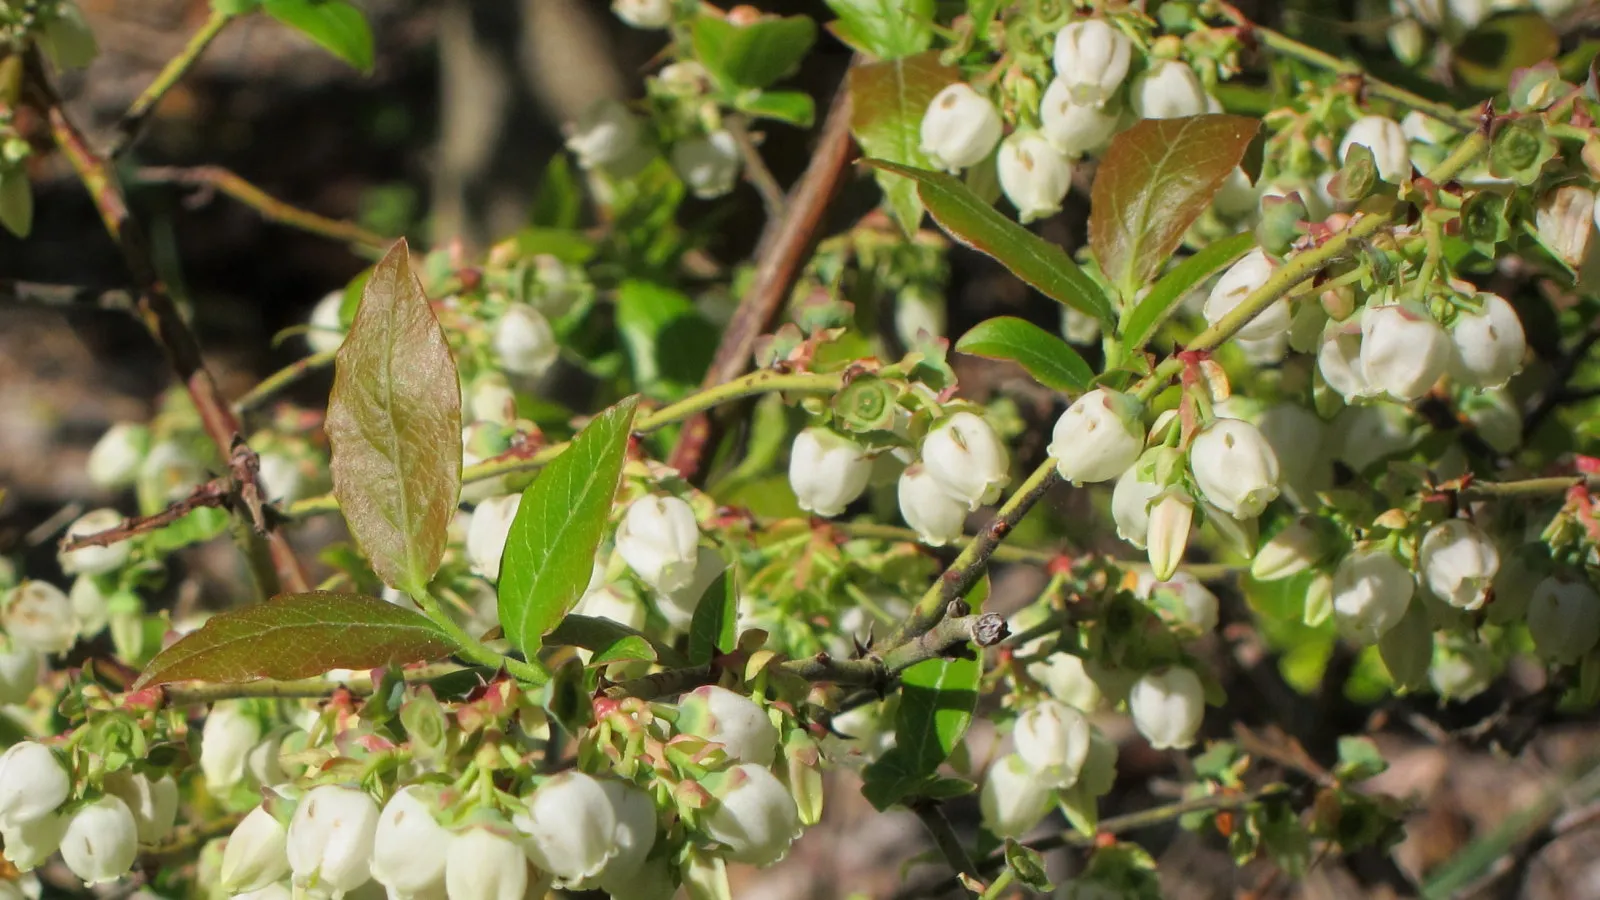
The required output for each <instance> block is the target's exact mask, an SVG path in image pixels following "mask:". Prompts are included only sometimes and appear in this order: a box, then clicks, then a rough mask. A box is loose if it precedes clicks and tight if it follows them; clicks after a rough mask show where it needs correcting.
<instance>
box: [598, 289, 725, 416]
mask: <svg viewBox="0 0 1600 900" xmlns="http://www.w3.org/2000/svg"><path fill="white" fill-rule="evenodd" d="M617 330H618V331H619V332H620V333H621V335H622V343H623V346H625V347H626V348H627V350H628V360H629V361H630V362H631V363H632V365H633V378H634V383H635V384H636V385H637V386H638V389H639V390H640V391H642V392H643V393H644V394H646V395H647V396H650V397H653V398H655V399H661V400H676V399H678V398H679V397H682V396H683V395H684V394H686V393H688V392H689V391H691V390H693V389H695V388H697V387H699V386H700V381H701V379H702V378H704V377H705V373H706V368H707V367H709V366H710V365H711V357H712V356H713V355H714V354H715V353H716V351H717V330H716V328H715V327H714V326H713V325H712V324H711V323H710V322H708V321H706V319H705V317H704V316H702V315H701V314H700V311H699V310H698V309H696V308H695V305H694V302H693V301H692V300H690V299H689V298H688V297H686V296H684V295H683V294H681V293H679V292H678V291H675V290H673V289H671V288H669V287H663V286H662V285H659V284H654V283H651V282H648V281H634V280H631V279H630V280H628V281H624V282H623V283H622V286H621V287H620V288H618V290H617Z"/></svg>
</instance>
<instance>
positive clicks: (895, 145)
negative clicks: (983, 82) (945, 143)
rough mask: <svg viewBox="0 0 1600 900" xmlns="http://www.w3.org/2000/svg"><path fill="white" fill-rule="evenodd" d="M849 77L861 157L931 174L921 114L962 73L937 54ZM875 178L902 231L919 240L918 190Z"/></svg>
mask: <svg viewBox="0 0 1600 900" xmlns="http://www.w3.org/2000/svg"><path fill="white" fill-rule="evenodd" d="M845 77H846V78H847V79H848V83H849V86H850V133H851V134H852V135H854V136H855V139H856V143H858V144H860V145H861V150H862V152H863V153H865V154H866V155H868V156H872V157H876V158H878V159H883V160H888V161H889V162H892V163H900V164H901V165H906V166H914V167H916V168H918V169H929V168H932V167H933V161H932V160H930V159H928V157H927V156H926V155H925V154H924V153H923V152H922V114H923V113H925V112H927V111H928V104H929V103H932V102H933V98H934V95H936V94H938V93H939V92H940V91H941V90H943V89H944V88H945V86H946V85H948V84H950V83H952V82H954V81H957V80H959V79H960V78H961V73H960V71H958V70H956V69H953V68H951V67H950V66H945V65H941V64H940V63H939V54H938V53H937V52H928V53H918V54H916V55H915V56H908V57H906V58H905V59H897V60H893V61H891V62H880V63H872V64H870V65H865V66H856V67H854V68H852V69H851V70H850V71H849V73H848V74H847V75H846V76H845ZM874 174H875V175H876V176H877V179H878V186H879V187H880V188H882V189H883V194H884V196H885V197H886V198H888V201H889V210H890V212H892V213H893V214H894V217H895V219H896V220H897V221H898V222H899V223H900V227H901V229H903V230H904V231H905V233H906V234H914V233H915V232H916V230H917V226H918V225H919V224H920V223H921V221H922V201H921V200H919V199H917V186H916V184H915V183H914V182H912V181H908V180H906V179H904V178H896V177H895V176H893V175H891V174H889V173H887V172H884V171H879V172H876V173H874Z"/></svg>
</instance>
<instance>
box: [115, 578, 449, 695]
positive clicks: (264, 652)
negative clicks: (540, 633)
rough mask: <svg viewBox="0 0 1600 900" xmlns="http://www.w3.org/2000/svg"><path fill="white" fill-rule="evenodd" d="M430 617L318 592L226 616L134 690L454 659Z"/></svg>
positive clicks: (175, 650)
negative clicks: (175, 684)
mask: <svg viewBox="0 0 1600 900" xmlns="http://www.w3.org/2000/svg"><path fill="white" fill-rule="evenodd" d="M454 649H455V644H454V643H453V642H452V641H451V640H450V638H449V637H448V636H447V635H446V634H445V633H444V632H443V631H441V630H440V629H439V626H437V625H435V624H433V622H431V621H429V620H428V618H427V617H426V616H423V615H421V614H420V613H416V612H412V611H411V610H409V609H402V608H401V607H398V606H395V605H394V604H392V603H385V602H384V601H382V600H379V599H377V598H376V597H367V596H363V595H361V594H338V593H332V592H329V591H312V592H311V593H308V594H283V595H280V596H277V597H274V598H272V599H271V600H269V601H267V602H266V603H257V604H256V605H254V606H246V607H244V608H243V609H236V610H230V611H228V612H224V613H218V614H217V615H215V616H212V617H211V618H210V619H208V620H207V621H206V624H205V625H204V626H202V627H201V629H200V630H199V631H196V632H194V633H193V634H189V635H186V636H184V637H183V638H182V639H180V640H179V641H178V642H177V643H175V644H173V645H172V646H170V647H168V648H167V649H165V650H162V651H161V652H160V653H158V654H156V658H155V659H152V660H151V661H150V665H148V666H146V667H145V670H144V673H143V674H141V675H140V676H139V680H138V681H136V682H135V683H134V685H133V686H134V689H135V690H138V689H140V688H144V687H151V686H154V685H158V684H170V683H172V682H174V681H211V682H226V683H230V684H232V683H238V682H241V681H254V680H256V679H258V678H272V679H277V680H280V681H292V680H294V679H296V678H310V677H312V676H315V675H321V674H323V673H324V672H327V671H329V670H331V669H375V668H378V667H379V666H391V665H403V664H405V663H413V662H420V661H422V660H426V659H438V658H439V657H441V656H447V655H449V654H450V653H451V652H452V651H453V650H454Z"/></svg>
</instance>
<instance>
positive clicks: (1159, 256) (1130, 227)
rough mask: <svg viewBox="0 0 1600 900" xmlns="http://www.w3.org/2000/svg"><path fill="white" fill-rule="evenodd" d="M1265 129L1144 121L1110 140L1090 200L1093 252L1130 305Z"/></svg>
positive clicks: (1190, 120) (1256, 124)
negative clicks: (1247, 149)
mask: <svg viewBox="0 0 1600 900" xmlns="http://www.w3.org/2000/svg"><path fill="white" fill-rule="evenodd" d="M1260 127H1261V123H1260V121H1258V120H1256V119H1247V118H1245V117H1243V116H1227V115H1208V116H1189V117H1187V118H1182V119H1145V120H1143V121H1141V122H1139V123H1138V124H1136V125H1134V126H1133V127H1132V128H1129V129H1128V130H1126V131H1124V132H1122V133H1121V134H1118V135H1117V136H1116V137H1115V138H1113V139H1112V140H1111V147H1110V149H1108V150H1107V151H1106V153H1105V155H1104V156H1102V157H1101V160H1100V168H1099V170H1098V171H1096V172H1095V176H1094V190H1093V191H1092V193H1091V195H1090V207H1089V246H1090V247H1091V248H1092V249H1093V250H1094V255H1095V259H1097V260H1099V262H1100V270H1101V271H1102V272H1104V273H1106V277H1107V278H1109V279H1111V283H1112V284H1115V285H1116V286H1117V288H1118V290H1120V291H1122V293H1123V295H1124V297H1123V299H1124V301H1126V302H1131V301H1132V299H1133V295H1134V293H1135V292H1136V291H1137V290H1138V289H1139V288H1142V287H1144V285H1146V284H1147V283H1149V281H1150V279H1151V278H1153V277H1155V274H1156V273H1157V272H1159V271H1161V266H1162V264H1163V263H1165V262H1166V261H1167V257H1169V256H1171V255H1172V251H1173V250H1175V249H1177V246H1178V243H1179V242H1180V241H1182V240H1183V233H1184V232H1185V231H1188V230H1189V226H1190V225H1193V224H1194V220H1195V219H1197V218H1199V217H1200V214H1201V213H1202V212H1205V209H1206V207H1207V206H1208V205H1209V204H1210V203H1211V198H1212V197H1214V196H1216V193H1217V190H1218V189H1219V188H1221V187H1222V182H1223V181H1224V180H1226V179H1227V177H1228V173H1229V172H1232V171H1233V169H1234V167H1235V166H1237V165H1239V160H1241V159H1243V158H1244V151H1245V148H1246V147H1247V146H1249V144H1250V139H1251V138H1252V137H1254V136H1255V133H1256V129H1258V128H1260Z"/></svg>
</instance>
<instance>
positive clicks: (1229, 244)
mask: <svg viewBox="0 0 1600 900" xmlns="http://www.w3.org/2000/svg"><path fill="white" fill-rule="evenodd" d="M1255 245H1256V238H1255V235H1254V234H1253V233H1251V232H1248V231H1246V232H1242V233H1240V234H1236V235H1234V236H1233V237H1230V238H1223V239H1222V240H1220V241H1213V242H1212V243H1210V244H1207V245H1206V247H1205V248H1204V249H1202V250H1201V251H1200V252H1199V253H1196V254H1194V255H1193V256H1190V257H1189V258H1187V259H1185V260H1184V261H1183V262H1180V263H1178V264H1177V265H1176V266H1173V267H1172V270H1171V271H1170V272H1168V273H1167V274H1165V275H1163V276H1161V280H1160V281H1158V282H1156V283H1155V286H1154V287H1152V288H1151V289H1150V293H1148V294H1146V295H1145V296H1144V299H1142V300H1140V301H1139V303H1138V305H1137V306H1135V307H1133V311H1132V312H1131V313H1129V314H1128V316H1127V322H1126V324H1125V325H1124V326H1123V328H1122V347H1123V351H1122V352H1123V354H1124V357H1126V356H1130V355H1132V354H1134V353H1137V352H1139V351H1140V350H1141V349H1143V348H1144V345H1145V342H1147V341H1149V340H1150V338H1151V337H1153V336H1154V335H1155V333H1156V329H1158V328H1160V327H1161V323H1163V322H1165V321H1166V320H1167V317H1168V316H1170V315H1172V312H1173V310H1175V309H1177V308H1178V304H1179V303H1180V302H1182V301H1183V298H1184V295H1186V294H1188V293H1189V291H1190V290H1192V289H1193V288H1194V286H1195V285H1197V284H1199V283H1200V282H1202V281H1205V280H1206V279H1207V278H1210V277H1211V276H1212V275H1213V274H1215V273H1217V272H1220V271H1222V270H1223V269H1225V268H1227V267H1228V266H1229V265H1232V264H1233V262H1234V261H1235V260H1237V259H1238V258H1239V257H1241V256H1243V255H1245V254H1246V253H1249V252H1250V250H1251V249H1252V248H1253V247H1255Z"/></svg>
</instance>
